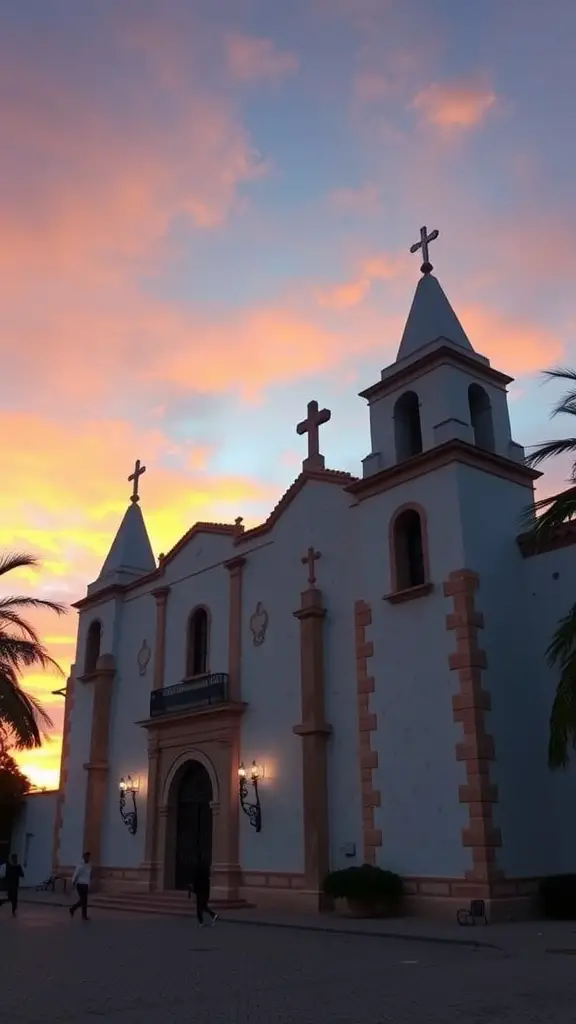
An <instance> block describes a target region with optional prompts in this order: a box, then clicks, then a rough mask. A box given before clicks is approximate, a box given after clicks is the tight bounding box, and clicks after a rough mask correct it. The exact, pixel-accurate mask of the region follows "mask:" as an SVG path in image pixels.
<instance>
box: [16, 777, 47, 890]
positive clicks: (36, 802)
mask: <svg viewBox="0 0 576 1024" xmlns="http://www.w3.org/2000/svg"><path fill="white" fill-rule="evenodd" d="M57 800H58V790H50V791H47V792H45V793H30V794H29V795H28V796H27V797H26V802H25V804H24V807H23V809H22V812H21V813H20V815H19V817H18V821H17V822H16V825H15V826H14V829H13V832H12V843H11V850H10V852H11V853H16V854H17V855H18V859H19V861H20V863H21V864H22V867H23V869H24V881H23V883H22V884H23V885H24V886H29V887H32V886H36V885H41V883H42V882H45V881H46V879H48V878H49V877H50V875H51V874H52V841H53V838H54V821H55V818H56V803H57Z"/></svg>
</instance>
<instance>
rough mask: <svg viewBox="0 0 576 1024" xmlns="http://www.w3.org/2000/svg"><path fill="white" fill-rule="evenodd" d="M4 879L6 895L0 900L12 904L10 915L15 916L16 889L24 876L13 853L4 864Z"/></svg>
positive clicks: (16, 905) (16, 907)
mask: <svg viewBox="0 0 576 1024" xmlns="http://www.w3.org/2000/svg"><path fill="white" fill-rule="evenodd" d="M4 878H5V880H6V895H7V897H8V898H7V899H5V900H2V902H1V903H0V907H1V906H2V903H11V904H12V917H16V911H17V909H18V889H19V888H20V879H21V878H24V871H23V870H22V865H21V864H19V863H18V857H17V856H16V854H15V853H13V854H12V856H11V857H10V860H9V861H8V863H7V865H6V874H5V875H4Z"/></svg>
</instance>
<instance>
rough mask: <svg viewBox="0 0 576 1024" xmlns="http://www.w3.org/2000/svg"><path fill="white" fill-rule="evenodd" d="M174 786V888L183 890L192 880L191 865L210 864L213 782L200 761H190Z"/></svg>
mask: <svg viewBox="0 0 576 1024" xmlns="http://www.w3.org/2000/svg"><path fill="white" fill-rule="evenodd" d="M174 783H175V786H176V793H175V797H176V808H175V809H176V843H175V865H174V887H175V888H176V889H185V888H187V886H188V885H190V882H191V880H192V872H193V869H194V864H195V863H196V861H197V860H199V859H202V860H203V861H205V862H206V863H208V864H211V863H212V807H211V806H210V805H211V801H212V798H213V793H212V782H211V780H210V776H209V774H208V771H207V769H206V768H205V767H204V765H203V764H201V763H200V762H199V761H189V762H188V763H187V764H186V765H185V766H184V768H183V770H182V774H181V775H180V776H179V777H178V778H177V779H175V780H174Z"/></svg>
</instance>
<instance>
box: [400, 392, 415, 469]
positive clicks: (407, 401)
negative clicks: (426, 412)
mask: <svg viewBox="0 0 576 1024" xmlns="http://www.w3.org/2000/svg"><path fill="white" fill-rule="evenodd" d="M394 437H395V440H396V461H397V462H403V461H404V459H410V458H411V457H412V456H413V455H419V454H420V452H421V451H422V426H421V423H420V401H419V399H418V395H417V394H416V392H415V391H405V392H404V394H403V395H401V396H400V398H399V399H398V401H397V402H396V405H395V406H394Z"/></svg>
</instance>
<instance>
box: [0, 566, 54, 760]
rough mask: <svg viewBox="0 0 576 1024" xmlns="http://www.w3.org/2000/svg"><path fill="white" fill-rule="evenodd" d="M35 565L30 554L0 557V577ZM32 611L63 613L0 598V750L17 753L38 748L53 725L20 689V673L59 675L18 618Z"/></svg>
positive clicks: (35, 602)
mask: <svg viewBox="0 0 576 1024" xmlns="http://www.w3.org/2000/svg"><path fill="white" fill-rule="evenodd" d="M38 564H39V563H38V559H37V558H34V556H33V555H27V554H13V555H0V577H2V576H5V575H6V574H7V573H9V572H12V570H14V569H22V568H28V567H36V566H37V565H38ZM34 608H49V609H50V611H53V612H55V613H56V614H57V615H62V614H64V612H65V611H66V609H65V607H64V606H63V605H61V604H57V603H55V602H54V601H42V600H40V599H39V598H35V597H0V749H2V748H5V747H6V746H7V745H8V744H10V745H12V746H14V747H16V748H17V749H18V750H29V749H31V748H32V747H40V746H41V745H42V740H43V738H44V736H45V734H46V729H49V728H51V727H52V724H53V723H52V721H51V719H50V716H49V715H48V713H47V712H46V711H45V710H44V708H43V707H42V705H41V704H40V702H39V701H38V700H36V698H35V697H32V696H31V694H29V693H26V692H25V690H23V689H22V687H21V686H20V675H21V673H22V671H23V670H24V669H26V668H30V667H31V666H33V665H37V666H39V667H40V668H43V669H54V670H56V671H57V672H58V673H60V674H61V675H62V670H61V668H60V666H59V665H57V663H56V662H55V661H54V659H53V658H51V657H50V655H49V654H48V651H47V650H46V648H45V646H44V644H43V643H42V641H41V640H40V637H39V636H38V633H37V632H36V630H35V629H34V627H33V626H31V625H30V623H29V622H27V620H26V619H25V618H23V616H22V611H23V610H25V609H34Z"/></svg>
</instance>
